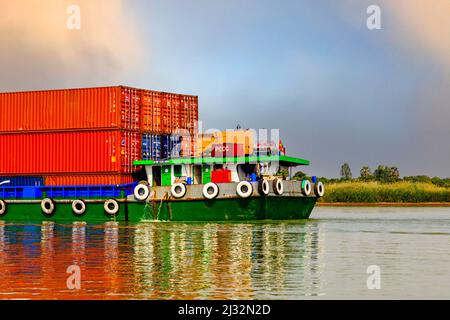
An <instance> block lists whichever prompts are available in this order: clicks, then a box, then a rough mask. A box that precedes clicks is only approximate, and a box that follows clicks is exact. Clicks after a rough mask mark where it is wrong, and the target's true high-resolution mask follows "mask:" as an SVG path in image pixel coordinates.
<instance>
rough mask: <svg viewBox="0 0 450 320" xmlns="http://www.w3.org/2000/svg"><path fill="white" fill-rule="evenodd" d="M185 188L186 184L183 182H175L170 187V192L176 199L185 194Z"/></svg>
mask: <svg viewBox="0 0 450 320" xmlns="http://www.w3.org/2000/svg"><path fill="white" fill-rule="evenodd" d="M179 187H180V188H181V192H180V193H177V191H176V190H177V188H179ZM186 192H187V189H186V186H185V185H184V183H175V184H174V185H173V186H172V188H170V193H171V194H172V196H173V197H174V198H176V199H181V198H183V197H184V196H185V195H186Z"/></svg>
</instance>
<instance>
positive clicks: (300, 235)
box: [0, 222, 321, 299]
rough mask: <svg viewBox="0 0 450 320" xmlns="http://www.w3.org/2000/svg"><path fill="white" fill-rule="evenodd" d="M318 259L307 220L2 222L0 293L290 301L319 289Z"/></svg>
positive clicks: (317, 240) (313, 227)
mask: <svg viewBox="0 0 450 320" xmlns="http://www.w3.org/2000/svg"><path fill="white" fill-rule="evenodd" d="M320 261H321V237H320V232H318V225H317V223H314V222H305V223H294V224H283V223H279V224H173V223H146V224H138V225H119V224H117V223H107V224H104V225H95V226H92V225H87V224H86V223H79V222H77V223H74V224H72V225H57V224H54V223H43V224H42V225H39V226H35V225H33V226H23V225H8V224H5V223H0V263H1V265H2V267H3V273H2V274H1V277H2V281H1V283H0V298H45V299H57V298H64V299H92V298H93V299H101V298H108V299H113V298H126V299H130V298H133V299H199V298H214V299H255V298H257V299H265V298H269V299H273V298H291V299H295V298H299V297H302V296H308V295H317V294H320V290H321V282H320V279H321V277H320V273H321V265H320ZM71 265H78V266H79V267H80V269H81V276H82V288H81V290H78V291H71V290H69V289H68V288H67V287H66V280H67V277H68V276H69V275H68V274H67V273H66V270H67V268H68V267H69V266H71Z"/></svg>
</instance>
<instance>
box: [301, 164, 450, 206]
mask: <svg viewBox="0 0 450 320" xmlns="http://www.w3.org/2000/svg"><path fill="white" fill-rule="evenodd" d="M359 173H360V176H359V178H353V179H352V174H351V169H350V166H349V165H348V164H347V163H345V164H344V165H342V167H341V170H340V175H341V178H333V179H329V178H325V177H319V178H318V180H319V181H322V182H323V183H325V188H326V192H325V197H323V198H322V199H320V201H321V202H329V203H336V202H344V203H346V202H347V203H377V202H398V203H420V202H450V178H439V177H433V178H430V177H428V176H424V175H421V176H409V177H403V178H401V177H400V171H399V170H398V168H397V167H390V166H385V165H379V166H378V167H377V168H376V169H375V170H374V171H373V172H372V170H371V169H370V167H368V166H364V167H362V168H361V170H360V172H359ZM293 179H295V180H303V179H310V177H308V176H306V175H305V174H304V173H303V172H297V173H296V174H295V175H294V177H293Z"/></svg>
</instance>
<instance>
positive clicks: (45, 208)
mask: <svg viewBox="0 0 450 320" xmlns="http://www.w3.org/2000/svg"><path fill="white" fill-rule="evenodd" d="M41 209H42V212H43V213H44V214H45V215H47V216H51V215H53V213H54V212H55V202H54V201H53V200H52V199H49V198H46V199H43V200H42V201H41Z"/></svg>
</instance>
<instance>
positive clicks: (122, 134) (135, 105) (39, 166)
mask: <svg viewBox="0 0 450 320" xmlns="http://www.w3.org/2000/svg"><path fill="white" fill-rule="evenodd" d="M181 101H188V103H186V102H184V103H183V107H181V105H182V103H181ZM184 108H186V110H185V109H184ZM175 109H177V110H175ZM0 112H1V114H2V115H4V116H3V117H1V118H0V148H1V149H2V152H1V154H0V175H1V176H17V177H19V176H25V177H26V176H39V177H43V180H44V184H46V185H53V186H54V185H80V184H85V185H86V184H87V185H95V184H124V183H130V182H132V181H133V176H132V174H133V172H135V171H137V170H138V169H139V168H135V167H133V162H134V161H135V160H138V159H141V158H142V156H143V155H144V154H146V152H147V151H144V150H146V146H142V140H143V137H145V135H148V134H149V133H151V134H153V135H166V136H169V137H170V133H171V132H172V131H174V130H182V131H185V130H186V132H188V133H189V135H192V136H194V135H196V134H197V133H196V132H195V130H196V124H195V123H193V122H194V121H197V120H198V98H197V97H194V96H184V95H177V94H170V93H162V92H156V91H150V90H141V89H136V88H130V87H123V86H117V87H103V88H88V89H70V90H50V91H33V92H16V93H0ZM170 140H171V138H169V141H170ZM167 146H170V143H167ZM141 149H142V151H144V153H143V152H142V151H141ZM163 149H164V148H163ZM164 150H167V153H170V151H171V150H169V147H167V148H166V149H164ZM182 155H183V156H190V155H191V150H187V151H186V152H184V153H183V154H182ZM160 156H161V157H163V156H166V155H165V154H161V155H160ZM148 158H149V159H153V156H149V157H148ZM157 160H158V159H157ZM4 180H6V179H3V178H0V181H4Z"/></svg>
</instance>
